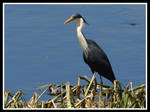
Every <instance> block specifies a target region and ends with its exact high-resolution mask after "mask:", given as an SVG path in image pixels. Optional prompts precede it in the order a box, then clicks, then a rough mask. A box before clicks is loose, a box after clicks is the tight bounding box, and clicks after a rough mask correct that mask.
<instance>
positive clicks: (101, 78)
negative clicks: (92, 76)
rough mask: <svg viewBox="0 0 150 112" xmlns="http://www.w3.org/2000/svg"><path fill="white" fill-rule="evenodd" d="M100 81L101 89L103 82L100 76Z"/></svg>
mask: <svg viewBox="0 0 150 112" xmlns="http://www.w3.org/2000/svg"><path fill="white" fill-rule="evenodd" d="M100 80H101V87H102V86H103V80H102V76H101V75H100Z"/></svg>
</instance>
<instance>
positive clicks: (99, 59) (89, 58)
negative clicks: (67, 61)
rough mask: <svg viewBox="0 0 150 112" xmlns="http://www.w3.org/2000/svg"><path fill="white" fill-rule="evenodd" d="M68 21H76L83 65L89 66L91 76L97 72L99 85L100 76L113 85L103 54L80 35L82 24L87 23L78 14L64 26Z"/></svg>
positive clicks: (107, 61) (110, 71) (108, 65)
mask: <svg viewBox="0 0 150 112" xmlns="http://www.w3.org/2000/svg"><path fill="white" fill-rule="evenodd" d="M70 21H76V27H77V37H78V40H79V43H80V46H81V49H82V52H83V59H84V61H85V63H86V64H88V65H89V67H90V69H91V71H92V73H93V74H94V73H95V72H97V73H98V74H99V75H100V80H101V83H102V77H101V76H103V77H105V78H107V79H108V80H110V81H111V82H112V83H113V81H114V80H115V75H114V73H113V70H112V67H111V64H110V62H109V60H108V58H107V56H106V54H105V52H104V51H103V50H102V49H101V48H100V47H99V46H98V45H97V43H96V42H94V41H93V40H89V39H86V38H85V36H84V34H83V33H82V28H83V26H84V24H85V23H86V24H88V23H87V22H86V21H85V19H84V18H83V17H82V16H81V15H80V14H73V15H72V16H71V18H69V19H68V20H67V21H65V22H64V24H66V23H69V22H70Z"/></svg>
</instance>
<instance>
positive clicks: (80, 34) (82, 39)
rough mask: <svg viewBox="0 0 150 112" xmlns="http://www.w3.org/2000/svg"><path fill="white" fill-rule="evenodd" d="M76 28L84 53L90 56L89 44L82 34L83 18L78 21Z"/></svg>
mask: <svg viewBox="0 0 150 112" xmlns="http://www.w3.org/2000/svg"><path fill="white" fill-rule="evenodd" d="M76 26H77V37H78V40H79V43H80V46H81V49H82V51H84V53H85V55H87V54H88V44H87V41H86V38H85V37H84V35H83V33H82V28H83V26H84V21H83V19H82V18H80V19H76Z"/></svg>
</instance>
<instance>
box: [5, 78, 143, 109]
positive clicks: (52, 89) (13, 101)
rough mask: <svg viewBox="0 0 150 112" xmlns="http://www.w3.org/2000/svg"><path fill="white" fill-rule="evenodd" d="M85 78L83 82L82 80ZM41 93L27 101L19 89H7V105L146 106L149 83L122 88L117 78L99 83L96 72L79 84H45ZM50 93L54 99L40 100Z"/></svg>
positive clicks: (79, 79) (6, 106)
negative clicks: (105, 82) (13, 90)
mask: <svg viewBox="0 0 150 112" xmlns="http://www.w3.org/2000/svg"><path fill="white" fill-rule="evenodd" d="M81 80H86V82H87V83H86V84H84V85H81V84H80V81H81ZM38 89H39V90H40V91H42V90H43V89H44V91H42V93H41V94H40V95H38V94H37V93H34V94H33V96H32V98H31V99H30V101H28V102H26V101H25V99H24V97H23V96H24V95H23V92H22V91H21V90H19V91H18V92H16V93H15V94H14V95H12V93H11V92H8V91H6V90H5V91H4V107H5V108H146V85H145V84H142V85H140V86H138V87H135V88H133V83H132V82H130V83H129V84H128V85H127V86H126V87H125V89H124V90H123V89H122V87H121V84H120V82H119V81H118V80H115V81H114V84H113V85H111V86H107V85H103V86H101V85H100V84H98V83H97V81H96V79H95V75H93V77H92V79H89V78H88V77H87V76H79V77H78V82H77V85H75V86H72V85H70V84H69V82H67V83H66V84H55V85H52V84H46V85H44V86H41V87H40V88H38ZM46 91H48V92H49V95H50V96H52V99H48V100H47V101H41V102H40V101H39V99H40V98H41V97H42V96H43V95H44V94H46Z"/></svg>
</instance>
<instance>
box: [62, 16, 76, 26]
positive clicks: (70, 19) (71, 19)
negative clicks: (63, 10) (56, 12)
mask: <svg viewBox="0 0 150 112" xmlns="http://www.w3.org/2000/svg"><path fill="white" fill-rule="evenodd" d="M73 20H74V18H72V17H71V18H69V19H68V20H67V21H65V22H64V24H66V23H69V22H70V21H73Z"/></svg>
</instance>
